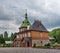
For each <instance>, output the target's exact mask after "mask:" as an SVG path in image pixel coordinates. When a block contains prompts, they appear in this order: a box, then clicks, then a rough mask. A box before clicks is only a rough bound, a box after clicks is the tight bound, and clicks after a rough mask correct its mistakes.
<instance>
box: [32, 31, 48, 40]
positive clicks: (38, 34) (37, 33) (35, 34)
mask: <svg viewBox="0 0 60 53" xmlns="http://www.w3.org/2000/svg"><path fill="white" fill-rule="evenodd" d="M41 33H42V37H41ZM31 36H32V39H49V36H48V32H40V31H31Z"/></svg>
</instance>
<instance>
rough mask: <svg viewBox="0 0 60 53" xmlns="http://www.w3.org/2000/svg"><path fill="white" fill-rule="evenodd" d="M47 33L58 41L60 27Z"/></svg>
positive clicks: (59, 38)
mask: <svg viewBox="0 0 60 53" xmlns="http://www.w3.org/2000/svg"><path fill="white" fill-rule="evenodd" d="M49 35H50V36H51V37H54V38H55V40H56V42H57V43H60V28H58V29H54V30H52V31H51V32H49Z"/></svg>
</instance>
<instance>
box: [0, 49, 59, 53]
mask: <svg viewBox="0 0 60 53" xmlns="http://www.w3.org/2000/svg"><path fill="white" fill-rule="evenodd" d="M0 53H60V50H59V49H37V48H0Z"/></svg>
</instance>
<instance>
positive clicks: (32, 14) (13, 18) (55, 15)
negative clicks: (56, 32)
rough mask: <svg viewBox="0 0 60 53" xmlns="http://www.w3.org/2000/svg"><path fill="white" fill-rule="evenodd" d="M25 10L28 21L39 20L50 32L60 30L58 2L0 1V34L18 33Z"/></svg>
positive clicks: (59, 4)
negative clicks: (5, 32)
mask: <svg viewBox="0 0 60 53" xmlns="http://www.w3.org/2000/svg"><path fill="white" fill-rule="evenodd" d="M25 9H27V14H28V20H29V21H30V23H33V22H34V20H40V21H41V22H42V24H43V25H44V26H45V27H46V28H47V30H48V31H51V30H52V29H55V28H60V0H0V34H1V33H3V32H4V31H7V32H8V33H9V34H11V33H12V32H13V33H14V32H18V31H19V29H18V28H19V27H20V25H21V23H22V21H23V20H24V17H25V12H26V11H25Z"/></svg>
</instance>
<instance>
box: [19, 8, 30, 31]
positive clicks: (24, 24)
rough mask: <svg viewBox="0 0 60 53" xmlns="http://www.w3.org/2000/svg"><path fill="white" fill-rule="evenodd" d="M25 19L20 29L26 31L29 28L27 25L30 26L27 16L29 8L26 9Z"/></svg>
mask: <svg viewBox="0 0 60 53" xmlns="http://www.w3.org/2000/svg"><path fill="white" fill-rule="evenodd" d="M25 12H26V13H25V19H24V20H23V22H22V24H21V27H20V28H19V31H24V30H27V27H28V26H30V22H29V20H28V18H27V9H26V11H25Z"/></svg>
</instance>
